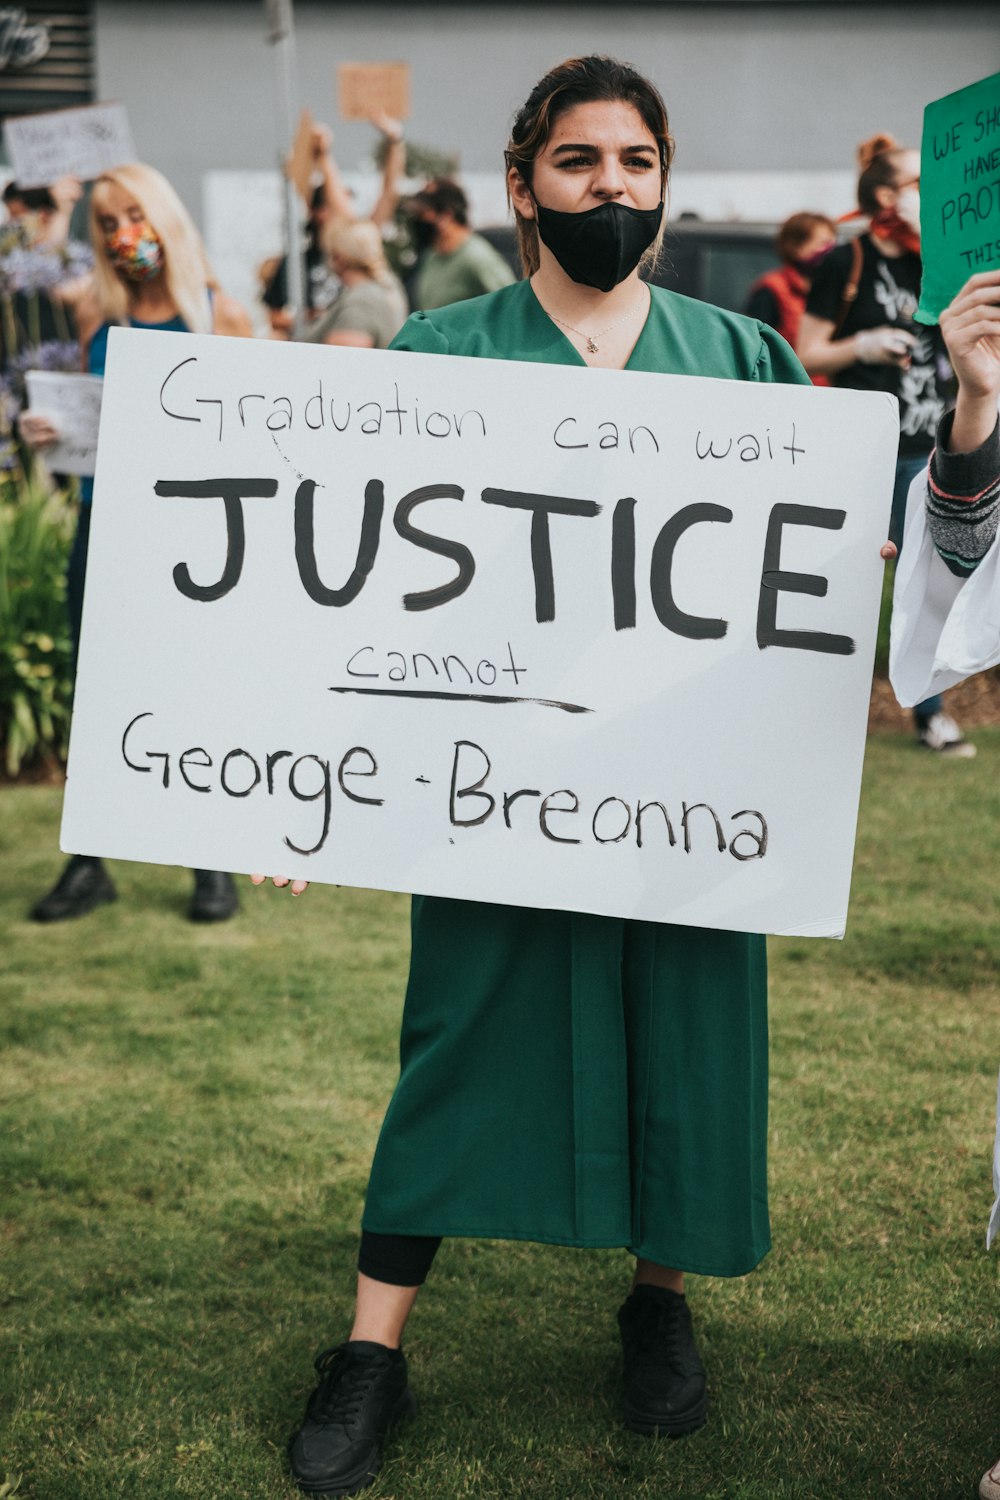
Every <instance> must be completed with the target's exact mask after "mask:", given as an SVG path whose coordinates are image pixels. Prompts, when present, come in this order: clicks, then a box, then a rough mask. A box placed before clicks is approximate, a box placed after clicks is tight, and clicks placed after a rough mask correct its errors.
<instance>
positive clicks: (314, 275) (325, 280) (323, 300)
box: [260, 244, 340, 313]
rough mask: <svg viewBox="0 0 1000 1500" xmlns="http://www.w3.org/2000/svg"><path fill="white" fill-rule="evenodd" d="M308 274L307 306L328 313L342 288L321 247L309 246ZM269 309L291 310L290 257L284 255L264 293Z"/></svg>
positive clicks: (306, 257)
mask: <svg viewBox="0 0 1000 1500" xmlns="http://www.w3.org/2000/svg"><path fill="white" fill-rule="evenodd" d="M303 262H304V271H305V288H304V290H305V294H306V306H307V307H308V309H309V311H310V312H314V313H318V312H325V311H326V309H327V308H328V307H329V306H330V305H331V304H332V302H333V300H334V298H335V297H336V295H337V292H338V290H339V288H340V283H339V282H338V280H337V278H336V276H334V274H333V272H332V271H331V269H330V266H329V264H328V262H327V258H326V255H325V254H324V252H323V249H322V247H321V246H320V245H315V244H309V245H308V246H307V247H306V252H305V255H304V256H303ZM260 300H261V301H262V302H263V304H264V306H265V307H273V308H280V307H287V305H288V258H287V256H284V255H283V256H282V257H281V260H280V261H279V262H278V264H277V266H276V267H275V269H274V272H273V274H272V276H271V279H270V281H269V282H268V283H267V286H266V287H265V288H264V291H263V292H262V293H261V299H260Z"/></svg>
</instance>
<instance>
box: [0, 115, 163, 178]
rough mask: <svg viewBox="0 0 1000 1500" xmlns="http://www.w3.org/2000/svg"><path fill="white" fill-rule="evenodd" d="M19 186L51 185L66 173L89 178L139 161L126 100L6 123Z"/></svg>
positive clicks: (19, 118) (6, 141)
mask: <svg viewBox="0 0 1000 1500" xmlns="http://www.w3.org/2000/svg"><path fill="white" fill-rule="evenodd" d="M3 137H4V145H5V147H6V148H7V154H8V156H9V157H10V160H11V165H12V166H13V168H14V177H15V179H16V181H17V184H18V186H19V187H22V188H31V187H47V186H48V185H49V184H50V183H53V182H56V181H58V179H59V178H60V177H79V178H81V179H82V180H83V181H89V180H91V179H92V178H95V177H99V176H100V175H101V173H102V172H109V171H110V170H111V169H112V168H113V167H120V166H122V165H123V163H125V162H131V161H135V147H134V146H133V145H132V132H131V130H130V128H129V123H128V115H127V113H126V110H125V106H124V105H123V104H85V105H81V106H80V107H78V108H74V109H57V110H53V111H52V113H51V114H43V115H18V116H14V117H12V118H11V119H8V120H7V121H5V123H4V127H3Z"/></svg>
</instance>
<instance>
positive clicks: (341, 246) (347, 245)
mask: <svg viewBox="0 0 1000 1500" xmlns="http://www.w3.org/2000/svg"><path fill="white" fill-rule="evenodd" d="M325 243H326V252H327V255H328V256H329V259H330V266H331V269H332V270H333V273H334V275H335V276H336V277H337V279H338V280H339V281H340V284H341V291H340V295H339V296H338V297H337V299H336V301H335V302H334V303H333V305H332V307H329V308H328V309H327V311H326V312H325V313H323V314H321V316H320V317H319V319H318V321H317V322H316V323H315V324H314V325H313V327H312V328H310V330H309V333H308V341H309V342H310V343H313V344H347V345H350V346H352V347H354V348H355V349H386V348H388V346H389V343H390V342H391V340H392V339H393V338H395V336H396V334H397V333H398V332H399V330H400V328H402V326H403V324H404V323H405V322H406V319H407V316H408V313H409V308H408V307H407V305H406V293H405V292H404V291H403V288H402V285H401V283H400V282H399V280H398V279H397V278H396V277H395V276H394V275H393V274H392V272H391V271H390V270H389V267H388V265H387V263H386V259H385V251H384V249H383V247H382V234H381V231H380V230H379V227H378V225H377V224H376V223H375V222H374V220H372V219H355V220H353V221H351V220H347V219H335V220H334V222H333V224H331V225H330V227H329V228H328V229H327V231H326V235H325Z"/></svg>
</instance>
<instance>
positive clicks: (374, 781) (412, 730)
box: [63, 328, 898, 935]
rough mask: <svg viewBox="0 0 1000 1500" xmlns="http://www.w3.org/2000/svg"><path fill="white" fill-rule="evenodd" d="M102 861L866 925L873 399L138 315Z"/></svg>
mask: <svg viewBox="0 0 1000 1500" xmlns="http://www.w3.org/2000/svg"><path fill="white" fill-rule="evenodd" d="M107 368H108V373H107V376H106V380H105V400H104V411H103V415H102V422H101V441H100V449H99V453H98V462H97V476H96V481H95V491H96V496H97V498H96V501H95V505H94V518H93V529H92V533H91V549H90V556H89V560H88V565H87V595H86V600H85V608H84V622H83V643H82V654H81V661H80V671H79V675H78V679H77V690H76V700H75V704H74V714H73V739H72V747H71V753H70V765H69V781H68V786H67V795H66V800H65V814H64V822H63V844H64V847H65V848H67V849H70V850H72V851H74V852H76V853H93V854H104V855H109V856H113V857H119V858H124V859H140V860H152V861H156V862H161V863H168V864H179V865H188V866H194V867H195V868H200V869H206V868H207V869H226V870H242V871H250V870H254V869H261V870H267V871H270V872H274V873H279V874H280V873H285V874H289V875H292V876H303V877H305V878H309V879H314V880H321V881H331V882H334V883H336V884H347V885H359V886H375V887H380V888H382V889H390V890H412V891H419V892H425V893H431V894H439V895H452V896H464V897H470V898H473V899H479V900H483V901H494V902H511V903H514V904H517V905H530V906H541V907H562V908H566V909H569V910H578V911H593V912H604V913H608V914H613V915H618V916H623V915H624V916H638V917H647V918H652V919H659V920H663V921H670V922H681V923H691V924H694V925H698V926H708V927H726V928H733V929H736V930H743V931H754V932H763V931H782V932H798V933H802V934H810V935H837V934H839V933H841V932H842V931H843V928H844V921H845V914H846V908H847V897H848V889H849V884H850V870H851V858H852V851H853V840H854V826H855V820H856V814H857V803H858V792H859V786H860V777H861V764H862V758H863V753H864V743H865V729H866V721H867V709H868V697H869V692H870V687H871V670H872V660H873V655H874V644H875V633H876V626H877V620H878V612H879V598H880V592H881V574H882V564H881V562H880V560H879V557H878V548H879V545H880V543H881V542H882V541H883V540H884V537H885V528H886V524H887V520H888V511H889V501H890V495H891V491H892V480H893V473H894V466H895V453H896V443H897V431H898V423H897V419H896V409H895V403H894V402H893V401H892V400H891V398H889V397H886V396H881V395H872V394H865V393H861V392H856V391H830V390H827V391H817V390H814V389H813V388H811V387H804V386H776V385H756V384H751V383H744V382H737V381H728V380H707V379H701V380H699V379H688V378H681V377H678V376H666V375H651V374H641V373H627V372H626V373H622V372H618V371H610V370H588V369H584V368H569V369H567V368H563V367H556V366H547V365H537V364H515V363H510V362H507V361H502V360H501V361H494V360H486V359H483V360H479V359H464V358H463V359H460V358H449V359H442V358H440V357H434V356H430V355H418V354H406V353H397V352H375V351H371V350H369V351H364V350H355V349H331V348H323V347H313V346H310V345H305V344H272V343H266V342H264V341H260V342H256V343H248V342H246V341H243V340H235V339H233V340H231V339H224V338H210V337H196V336H194V335H190V334H188V335H185V334H170V333H150V332H140V331H137V330H130V329H117V328H116V329H112V331H111V334H110V342H109V351H108V367H107Z"/></svg>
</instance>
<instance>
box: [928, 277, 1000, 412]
mask: <svg viewBox="0 0 1000 1500" xmlns="http://www.w3.org/2000/svg"><path fill="white" fill-rule="evenodd" d="M941 332H942V334H943V335H944V341H945V343H946V344H947V346H948V357H949V359H950V360H951V363H952V368H953V369H954V371H955V374H956V375H957V376H958V383H959V386H960V387H961V388H962V389H963V390H965V391H966V392H967V393H968V394H969V395H970V396H972V397H973V398H980V399H983V400H989V399H991V398H992V400H993V401H994V402H995V401H996V399H997V397H998V395H1000V271H981V272H980V273H979V275H978V276H972V277H970V278H969V280H968V281H967V282H966V283H965V285H964V286H963V288H962V290H961V291H960V292H959V294H958V296H957V297H956V298H955V300H954V302H952V303H951V304H950V305H949V306H948V307H946V308H945V310H944V312H943V313H942V314H941Z"/></svg>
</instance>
